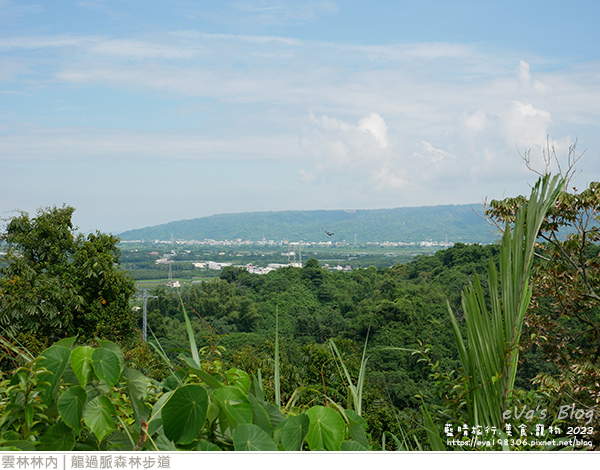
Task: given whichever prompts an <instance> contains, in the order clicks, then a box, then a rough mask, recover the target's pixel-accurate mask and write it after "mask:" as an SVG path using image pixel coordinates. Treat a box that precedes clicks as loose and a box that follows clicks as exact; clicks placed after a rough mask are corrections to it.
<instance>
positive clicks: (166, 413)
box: [161, 384, 208, 444]
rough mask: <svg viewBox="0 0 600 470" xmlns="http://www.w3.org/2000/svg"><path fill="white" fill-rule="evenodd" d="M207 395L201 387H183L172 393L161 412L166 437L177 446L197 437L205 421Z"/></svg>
mask: <svg viewBox="0 0 600 470" xmlns="http://www.w3.org/2000/svg"><path fill="white" fill-rule="evenodd" d="M207 410H208V393H207V392H206V389H205V388H204V387H202V386H201V385H194V384H192V385H185V386H183V387H181V388H179V389H177V390H175V391H174V392H173V394H172V395H171V398H170V399H169V401H167V403H165V405H164V406H163V409H162V411H161V417H162V423H163V429H164V431H165V434H166V436H167V437H168V438H169V439H171V440H172V441H174V442H175V443H178V444H189V443H190V442H192V441H193V440H194V439H196V438H197V437H198V435H199V434H200V431H201V430H202V428H203V427H204V423H205V421H206V412H207Z"/></svg>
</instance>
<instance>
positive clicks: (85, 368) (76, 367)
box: [71, 346, 94, 387]
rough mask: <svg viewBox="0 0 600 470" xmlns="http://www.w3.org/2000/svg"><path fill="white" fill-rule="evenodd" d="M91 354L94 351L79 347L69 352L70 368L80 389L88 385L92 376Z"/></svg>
mask: <svg viewBox="0 0 600 470" xmlns="http://www.w3.org/2000/svg"><path fill="white" fill-rule="evenodd" d="M93 353H94V350H93V349H92V348H90V347H89V346H79V347H78V348H75V349H73V351H72V352H71V368H72V369H73V373H74V374H75V376H76V377H77V380H79V384H80V385H81V386H82V387H85V386H86V385H87V384H88V383H89V381H90V380H91V379H92V376H93V374H94V368H93V366H92V354H93Z"/></svg>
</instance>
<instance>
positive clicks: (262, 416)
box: [246, 394, 273, 434]
mask: <svg viewBox="0 0 600 470" xmlns="http://www.w3.org/2000/svg"><path fill="white" fill-rule="evenodd" d="M246 398H248V401H249V402H250V404H251V405H252V413H253V415H254V416H253V421H254V424H256V425H257V426H258V427H260V428H261V429H262V430H263V431H265V432H267V433H269V434H270V433H271V432H273V426H272V425H271V420H270V419H269V415H268V413H267V412H266V410H265V408H264V407H263V406H262V404H261V403H260V402H259V401H258V400H257V399H256V397H255V396H254V395H250V394H248V395H246Z"/></svg>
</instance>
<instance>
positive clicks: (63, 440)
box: [37, 422, 75, 452]
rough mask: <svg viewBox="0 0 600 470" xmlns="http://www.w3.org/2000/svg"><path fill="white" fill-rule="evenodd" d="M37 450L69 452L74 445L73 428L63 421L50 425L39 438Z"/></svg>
mask: <svg viewBox="0 0 600 470" xmlns="http://www.w3.org/2000/svg"><path fill="white" fill-rule="evenodd" d="M40 443H41V445H40V447H38V448H37V449H38V450H42V451H50V452H69V451H71V450H73V447H75V436H74V435H73V430H72V429H71V428H70V427H69V426H67V425H66V424H65V423H62V422H61V423H58V424H55V425H54V426H50V427H49V428H48V430H47V431H46V434H44V435H43V436H42V437H41V438H40Z"/></svg>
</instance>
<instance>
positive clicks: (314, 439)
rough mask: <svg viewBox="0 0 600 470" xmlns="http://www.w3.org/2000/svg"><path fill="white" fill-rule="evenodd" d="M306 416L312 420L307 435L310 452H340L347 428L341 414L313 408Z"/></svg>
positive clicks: (328, 409) (320, 407) (316, 407)
mask: <svg viewBox="0 0 600 470" xmlns="http://www.w3.org/2000/svg"><path fill="white" fill-rule="evenodd" d="M306 414H307V415H308V417H309V419H310V425H309V427H308V433H307V435H306V442H308V447H310V450H329V451H339V450H340V444H341V443H342V441H343V440H344V431H345V427H346V426H345V423H344V419H343V418H342V417H341V416H340V414H339V413H338V412H336V411H335V410H333V409H331V408H325V407H324V406H313V407H312V408H311V409H309V410H308V411H307V412H306Z"/></svg>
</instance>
